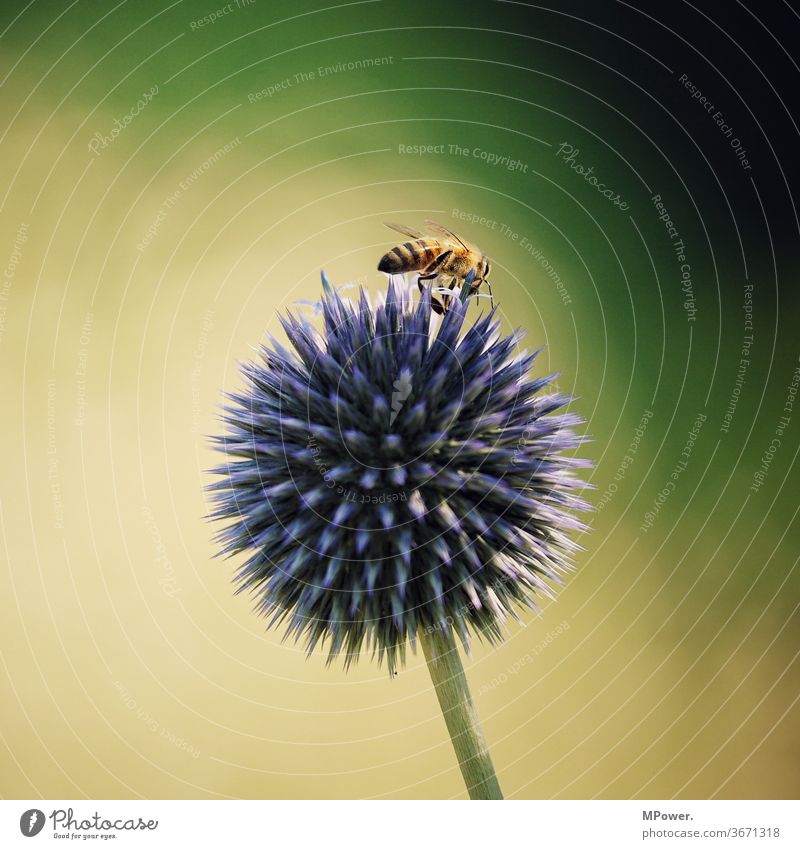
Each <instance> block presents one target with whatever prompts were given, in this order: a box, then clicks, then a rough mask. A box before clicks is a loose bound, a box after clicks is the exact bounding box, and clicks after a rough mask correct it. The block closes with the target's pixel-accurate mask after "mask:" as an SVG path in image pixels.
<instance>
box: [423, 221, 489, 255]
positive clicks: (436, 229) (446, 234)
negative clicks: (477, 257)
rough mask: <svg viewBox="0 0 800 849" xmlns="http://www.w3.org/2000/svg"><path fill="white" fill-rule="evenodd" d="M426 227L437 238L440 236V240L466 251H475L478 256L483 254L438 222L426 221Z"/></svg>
mask: <svg viewBox="0 0 800 849" xmlns="http://www.w3.org/2000/svg"><path fill="white" fill-rule="evenodd" d="M425 226H426V227H427V228H428V231H429V232H431V233H435V234H436V235H437V236H439V238H443V239H446V240H447V241H448V242H451V243H452V244H454V245H461V247H462V248H464V249H465V250H468V251H475V253H477V254H480V253H481V251H480V250H479V249H478V248H476V247H475V245H473V244H471V243H470V242H467V241H466V240H465V239H462V238H461V237H460V236H456V234H455V233H454V232H453V231H452V230H448V229H447V227H444V226H443V225H441V224H438V223H437V222H436V221H431V220H430V219H426V220H425Z"/></svg>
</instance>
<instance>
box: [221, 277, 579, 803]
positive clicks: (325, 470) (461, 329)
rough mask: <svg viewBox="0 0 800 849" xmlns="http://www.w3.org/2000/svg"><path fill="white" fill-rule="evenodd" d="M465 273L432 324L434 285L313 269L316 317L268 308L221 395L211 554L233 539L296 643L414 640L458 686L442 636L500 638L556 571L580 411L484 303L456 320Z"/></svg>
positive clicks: (393, 655) (399, 645)
mask: <svg viewBox="0 0 800 849" xmlns="http://www.w3.org/2000/svg"><path fill="white" fill-rule="evenodd" d="M469 282H471V281H467V283H466V284H465V286H464V289H463V291H462V298H461V299H459V298H458V297H453V298H451V299H450V303H449V310H448V312H447V313H446V314H445V315H444V316H443V317H442V319H441V323H440V324H439V326H438V330H435V329H434V325H433V321H434V320H436V321H438V318H437V317H436V316H432V314H431V295H430V289H429V288H428V289H427V290H426V291H425V292H424V293H423V294H422V296H421V297H420V299H419V302H418V303H417V304H414V303H413V301H412V297H411V293H410V291H409V290H408V289H406V288H405V287H404V286H401V285H398V284H396V283H395V282H391V281H390V283H389V286H388V291H387V292H386V294H385V297H383V298H380V299H379V300H378V302H377V304H375V305H374V306H373V304H372V303H371V302H370V300H369V298H368V297H367V295H366V293H365V292H364V291H363V290H362V291H361V293H360V297H359V299H358V301H357V302H353V301H350V300H348V299H347V298H344V297H342V296H341V295H340V294H339V293H337V292H336V291H334V290H333V289H332V287H331V286H330V285H329V283H328V282H327V280H326V279H325V277H324V275H323V289H324V293H323V298H322V301H321V306H322V310H321V312H322V323H323V327H322V330H321V332H320V331H319V330H317V329H316V328H315V326H314V325H313V323H312V321H311V320H309V319H308V318H306V317H304V316H303V315H302V314H297V315H293V314H288V315H286V316H285V317H282V318H281V324H282V326H283V329H284V331H285V333H286V336H287V337H288V339H289V342H290V343H291V347H292V350H289V349H287V348H286V347H284V346H283V345H282V344H280V343H279V342H278V341H277V340H275V339H273V338H270V340H269V344H267V345H263V346H262V347H261V350H260V358H259V360H258V361H256V362H251V363H247V364H244V365H243V366H242V372H243V374H244V377H245V378H246V380H247V384H248V385H247V387H246V389H244V390H242V391H239V392H234V393H232V394H230V395H229V396H228V403H227V404H226V405H225V407H224V415H223V419H224V422H225V424H226V432H225V434H224V435H223V436H220V437H218V438H217V439H216V440H215V441H216V444H217V447H218V448H220V449H221V450H222V451H223V452H224V453H225V455H226V462H225V463H224V465H222V466H220V467H219V468H217V469H216V470H215V472H216V473H218V474H219V475H220V478H219V480H217V481H216V482H215V483H214V484H212V487H211V488H212V490H213V500H214V503H215V510H214V512H213V514H212V516H213V517H214V518H215V519H220V520H227V522H228V524H227V525H226V526H225V527H224V529H223V530H222V531H221V532H220V534H219V540H220V542H221V543H222V553H224V554H226V555H236V554H246V555H247V559H246V560H245V561H244V563H243V565H242V566H241V568H240V570H239V572H238V574H237V582H238V585H239V591H243V590H245V591H250V592H252V593H253V594H254V597H255V599H256V604H257V609H258V611H259V613H261V614H263V615H264V616H266V617H267V618H268V619H269V623H270V625H274V624H278V623H283V624H284V625H285V628H286V634H287V635H288V636H291V637H294V638H301V639H303V640H304V642H305V646H306V648H307V651H308V652H309V653H311V652H312V651H313V650H314V649H315V648H317V647H323V646H324V647H326V649H327V652H328V659H329V661H330V660H332V659H334V658H335V657H336V656H338V655H343V658H344V663H345V665H349V664H350V663H351V662H352V661H354V660H355V659H356V658H357V657H358V656H359V655H360V653H361V652H362V651H364V650H367V651H371V652H372V653H373V654H375V655H377V658H378V661H379V662H380V661H382V660H384V659H385V660H386V663H387V665H388V668H389V670H390V671H394V670H395V668H396V667H397V666H398V664H400V663H402V662H403V661H404V660H405V651H406V646H407V644H408V643H409V642H410V643H411V644H412V645H414V644H415V643H416V640H417V639H420V640H421V641H422V643H423V648H425V649H426V654H429V657H428V659H429V662H430V660H431V657H430V653H431V652H432V653H433V655H434V656H438V658H439V660H442V659H443V658H444V657H445V656H446V655H448V654H449V655H450V660H449V661H448V665H447V669H446V670H445V672H447V673H448V675H449V677H450V679H451V682H452V680H455V679H454V676H455V677H456V678H457V670H455V671H453V669H451V667H452V662H454V661H455V662H457V651H455V650H454V644H453V635H457V636H458V638H459V639H460V640H461V642H462V643H463V645H464V647H465V648H467V649H468V647H469V640H470V633H471V632H472V633H475V634H477V635H478V636H480V637H483V638H485V639H487V640H489V641H490V642H494V641H497V640H498V639H500V638H501V636H502V631H501V628H502V625H503V622H504V620H505V619H506V617H507V616H508V615H511V616H516V615H517V613H516V609H517V607H518V606H519V605H531V606H533V605H535V601H536V598H537V596H539V595H549V594H550V592H551V586H552V585H554V584H558V583H559V582H560V580H561V578H562V575H563V573H564V572H565V571H566V570H567V569H568V568H569V565H570V555H571V554H572V553H573V552H574V550H575V549H576V548H577V546H576V544H575V542H574V541H573V540H572V539H571V537H570V533H571V532H575V531H579V530H581V529H582V528H583V526H582V524H581V523H580V522H579V521H578V520H577V519H576V518H574V516H573V515H572V512H571V511H573V510H576V509H583V508H585V506H586V505H585V504H584V502H583V501H582V500H581V499H580V498H579V497H578V496H577V494H576V491H577V490H578V489H579V488H580V487H582V486H584V484H582V483H581V481H579V480H578V478H577V477H576V476H575V474H574V472H575V469H576V468H577V467H580V466H585V465H587V464H586V463H584V462H583V461H580V460H576V459H574V458H572V457H570V456H569V455H568V454H565V452H570V451H572V450H573V449H575V448H576V447H577V446H578V445H579V444H580V443H581V441H582V440H581V438H580V437H579V436H577V435H576V434H575V433H574V432H573V430H572V427H573V426H574V425H576V424H578V423H579V422H580V419H579V418H578V417H577V416H576V415H575V414H573V413H569V412H564V411H563V409H562V408H563V407H564V406H565V405H566V404H567V403H568V402H569V401H570V399H569V398H568V397H565V396H563V395H560V394H558V393H556V392H548V391H547V389H548V385H549V384H550V383H551V382H552V380H553V377H552V376H551V377H533V376H532V375H531V374H530V371H531V366H532V365H533V363H534V360H535V358H536V356H537V354H538V351H537V352H533V353H525V352H522V353H520V352H519V350H518V347H519V341H520V337H521V334H520V333H515V334H512V335H510V336H501V335H500V334H499V322H498V321H497V320H496V318H495V313H494V310H492V311H491V312H490V313H489V314H488V315H486V316H485V317H480V318H479V319H478V320H477V321H475V322H474V323H473V324H471V325H470V326H467V325H466V322H465V320H466V315H467V307H468V304H469V303H470V302H469V301H467V299H466V294H467V292H468V291H469ZM453 655H454V656H453ZM458 666H459V667H460V662H458ZM448 670H450V672H452V675H451V674H450V672H448ZM432 671H433V670H432ZM461 677H462V678H463V671H462V673H461ZM434 679H435V680H436V676H434ZM464 686H466V684H465V682H464ZM438 691H439V687H438V685H437V692H438ZM466 698H467V700H468V699H469V696H468V690H467V691H466ZM440 701H441V693H440ZM444 707H445V705H444V704H443V708H444ZM466 707H467V708H471V702H469V704H468V705H467V706H466ZM446 717H447V711H446ZM451 733H453V731H452V729H451ZM454 742H455V736H454ZM473 754H474V753H473ZM462 769H463V763H462ZM495 783H496V781H495ZM497 791H498V793H499V787H498V788H497ZM490 795H491V794H490Z"/></svg>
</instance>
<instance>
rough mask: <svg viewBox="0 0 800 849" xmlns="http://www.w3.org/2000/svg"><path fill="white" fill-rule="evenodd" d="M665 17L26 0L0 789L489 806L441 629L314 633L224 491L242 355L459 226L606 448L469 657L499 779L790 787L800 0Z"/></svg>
mask: <svg viewBox="0 0 800 849" xmlns="http://www.w3.org/2000/svg"><path fill="white" fill-rule="evenodd" d="M655 8H656V7H651V6H649V4H645V5H643V6H642V7H641V8H637V7H636V5H628V4H624V3H612V2H601V3H592V4H589V3H570V2H568V3H563V4H559V7H558V9H557V10H548V9H545V8H542V7H532V6H530V7H529V6H526V5H523V4H520V3H514V2H481V3H476V4H470V5H469V6H467V5H464V4H456V3H452V2H447V3H439V4H432V3H421V2H405V3H400V2H391V0H386V2H384V0H367V1H366V2H355V3H345V4H341V5H337V6H330V7H327V8H322V7H320V6H315V5H314V4H310V3H307V2H299V3H298V2H292V3H289V2H277V3H276V2H270V3H268V2H265V0H254V2H250V3H245V2H244V0H242V2H240V3H236V2H233V3H231V4H228V6H222V7H220V6H217V7H214V6H213V5H209V4H206V3H189V2H177V3H173V4H171V5H168V6H163V5H162V4H160V3H156V2H138V3H130V2H127V3H126V2H123V3H117V4H114V3H110V2H109V3H99V4H98V3H94V4H90V3H86V2H75V3H72V4H61V3H55V2H49V3H48V2H36V3H33V4H30V5H28V6H23V5H22V4H20V5H18V6H16V5H15V4H11V5H6V6H5V7H4V8H3V10H2V12H0V33H2V38H1V39H0V47H2V56H1V57H0V76H1V77H2V80H3V83H2V89H1V90H0V97H2V110H3V115H4V120H3V122H2V125H3V131H2V137H1V138H0V144H2V148H3V162H4V168H3V173H2V180H1V181H0V203H1V206H0V222H2V241H1V242H0V261H2V265H3V267H4V276H3V279H2V281H0V363H2V368H0V381H1V383H0V387H1V391H2V400H3V405H2V421H3V436H4V440H3V443H4V449H5V459H4V472H3V477H2V489H0V535H2V538H3V548H2V559H3V568H2V569H0V619H1V620H2V622H3V636H2V643H1V644H0V647H1V648H2V662H3V667H2V670H0V698H1V699H2V723H1V727H0V731H1V732H2V746H0V794H2V795H3V796H4V797H25V798H27V797H38V796H41V797H49V798H81V797H89V798H92V797H94V798H115V797H140V796H141V797H150V798H156V797H161V798H172V797H175V798H178V797H187V798H195V797H209V798H226V797H247V798H306V797H313V798H352V797H388V798H426V797H436V798H439V797H445V798H447V797H460V796H462V795H464V791H463V785H462V782H461V778H460V775H459V773H458V769H457V765H456V762H455V758H454V756H453V753H452V749H451V746H450V742H449V740H448V739H447V736H446V732H445V727H444V723H443V720H442V717H441V714H440V712H439V708H438V705H437V703H436V700H435V697H434V694H433V692H432V688H431V685H430V680H429V678H428V674H427V671H426V669H425V668H424V664H423V663H422V660H421V657H419V656H413V655H412V656H411V659H410V662H409V664H408V666H407V668H406V669H405V670H404V671H402V672H401V673H400V675H399V676H397V677H396V678H394V679H393V680H390V679H389V678H388V677H387V675H386V673H385V670H383V669H378V668H377V667H376V666H375V665H373V664H371V663H370V662H369V659H368V658H365V659H363V660H362V662H360V663H359V664H358V666H357V667H355V668H354V669H352V670H351V671H350V672H348V673H347V674H345V673H344V672H343V671H342V669H341V668H339V667H338V666H334V667H331V668H326V667H325V665H324V660H323V658H321V657H313V658H311V659H310V660H306V659H305V657H304V654H303V652H302V650H301V649H300V648H298V647H296V646H294V645H292V644H288V643H287V644H284V643H282V642H281V634H280V633H279V632H266V631H265V628H264V624H263V622H262V621H260V620H259V619H258V618H256V617H255V616H254V615H253V614H252V612H251V603H250V601H249V600H248V599H247V598H246V597H242V596H238V597H234V596H233V592H232V585H231V582H230V578H231V575H232V571H233V568H232V566H231V564H228V563H224V562H220V561H215V560H212V555H213V554H214V552H215V547H214V546H213V544H212V542H211V533H212V531H211V529H210V528H209V526H208V525H207V523H206V522H205V521H204V520H203V516H204V514H205V513H206V510H207V504H206V501H205V496H204V491H203V487H204V484H206V483H207V482H208V478H207V475H206V473H205V470H206V469H208V468H209V467H210V466H212V465H213V464H214V457H212V454H211V452H210V450H209V448H208V447H207V442H206V438H205V435H206V434H209V433H213V432H215V431H217V430H218V427H219V426H218V424H217V420H216V407H217V404H218V403H219V400H220V392H221V391H222V390H223V389H231V388H233V387H235V386H237V385H238V380H239V378H238V374H237V361H239V360H243V359H247V358H249V357H251V356H252V353H253V349H254V346H256V345H257V344H258V342H259V341H260V340H261V339H262V338H263V335H264V333H265V332H273V333H277V332H278V331H279V326H278V324H277V321H276V312H277V311H278V310H282V309H285V308H287V307H289V306H291V304H292V303H293V302H295V301H297V300H299V299H314V298H316V297H317V296H318V292H319V271H320V269H321V268H325V269H326V270H327V272H328V274H329V275H330V277H331V278H332V279H333V280H334V281H335V282H347V281H355V282H358V283H359V284H362V285H364V286H366V287H367V288H368V289H369V290H370V291H372V292H376V291H377V290H379V289H380V288H381V287H382V286H384V285H385V281H384V278H383V275H381V274H380V273H379V272H377V271H376V270H375V268H376V264H377V260H378V258H379V257H380V256H381V254H382V253H384V252H385V251H386V250H387V249H388V248H389V247H391V245H392V244H394V243H395V241H396V240H395V238H394V236H393V234H392V233H391V232H390V231H388V230H386V229H385V228H384V227H383V226H382V222H383V221H385V220H398V221H401V222H408V223H409V224H412V225H419V224H420V223H421V222H422V220H423V219H425V218H434V219H437V220H439V221H441V222H442V223H444V224H445V225H448V226H451V227H452V228H453V229H455V230H456V231H457V232H459V233H463V235H465V236H467V237H468V238H470V239H471V240H473V241H474V242H476V243H477V244H479V245H480V246H481V248H482V249H483V250H484V251H485V252H486V253H487V254H488V255H489V256H490V257H491V258H492V261H493V276H492V282H493V287H494V292H495V297H496V299H497V300H498V302H499V305H500V311H501V313H502V317H503V321H504V324H505V326H506V328H507V329H509V330H510V329H512V328H513V327H516V326H521V327H524V328H525V329H526V330H527V340H528V343H529V344H530V345H531V346H532V347H538V346H539V345H541V344H545V345H546V346H547V347H546V349H545V351H544V354H543V356H542V358H541V359H540V361H539V362H540V363H541V365H540V368H541V369H547V370H548V371H557V372H559V374H560V377H559V384H560V387H561V389H563V390H565V391H570V392H572V393H573V394H575V395H576V396H577V397H578V400H577V401H576V402H575V403H574V404H573V407H574V409H576V410H579V411H580V412H581V413H582V414H583V415H584V416H585V417H586V419H587V425H586V432H587V433H588V434H589V435H590V436H591V438H592V442H591V444H590V445H589V446H588V448H586V449H584V453H587V452H588V454H589V456H591V457H592V459H593V460H594V461H595V463H596V466H595V468H594V470H593V471H592V473H591V481H592V483H593V485H594V486H595V487H596V490H595V491H594V492H593V493H592V495H591V498H592V500H593V501H594V503H595V504H596V505H597V507H598V510H597V512H596V513H595V514H594V515H593V516H592V517H591V524H592V532H591V533H590V534H588V535H586V536H585V537H584V538H583V539H582V540H581V542H582V544H583V545H584V548H585V551H584V552H583V553H582V554H581V556H580V557H579V558H578V563H577V566H578V568H577V571H576V573H575V574H574V576H573V577H572V578H571V579H570V580H569V582H568V583H567V585H566V587H565V588H564V589H563V590H562V591H561V592H560V594H559V596H558V600H557V601H556V602H555V603H549V602H548V603H544V604H543V605H542V609H541V612H540V614H539V615H538V616H534V615H530V614H527V615H524V627H519V626H516V625H514V626H512V627H511V628H510V631H509V635H508V639H507V641H506V642H505V643H504V644H503V645H502V646H500V647H499V648H494V649H493V648H490V647H486V646H482V645H480V644H478V645H476V647H475V650H474V653H473V655H472V657H470V658H468V659H467V661H466V663H467V673H468V677H469V680H470V682H471V685H472V687H473V691H474V693H475V698H476V702H477V707H478V710H479V713H480V715H481V717H482V720H483V723H484V727H485V731H486V735H487V738H488V740H489V743H490V745H491V747H492V751H493V755H494V760H495V764H496V766H497V769H498V773H499V777H500V781H501V784H502V785H503V788H504V790H505V792H506V794H507V795H508V796H509V797H512V798H551V797H560V798H592V797H600V798H619V797H622V798H627V797H639V798H671V797H679V798H706V797H723V798H737V797H741V798H749V797H765V798H769V797H774V798H786V797H796V796H797V794H798V791H799V790H800V758H799V757H798V756H799V755H800V739H799V737H798V730H797V729H798V724H797V720H798V709H797V699H798V693H799V692H800V687H799V686H798V663H797V653H798V609H797V606H798V586H799V584H800V582H799V581H798V574H797V568H796V567H797V559H798V545H797V542H798V535H797V529H798V523H797V511H798V481H799V479H800V478H799V476H798V470H797V462H796V461H797V452H798V448H799V447H800V439H798V433H799V432H800V403H798V404H794V395H793V394H792V392H793V388H796V386H797V382H798V380H799V379H800V371H798V367H799V366H800V362H799V361H798V354H800V343H798V337H797V332H796V323H797V318H798V310H797V302H798V296H797V274H798V260H797V245H798V234H800V229H799V228H798V218H797V211H796V209H795V206H794V202H793V200H792V195H793V192H794V191H795V189H796V176H797V165H796V162H795V159H796V153H795V150H796V141H797V127H796V124H795V122H794V119H793V118H792V113H793V111H794V106H793V103H792V102H791V101H790V99H789V92H790V91H791V89H792V87H793V86H795V85H796V82H797V73H798V72H797V65H796V64H794V60H793V59H792V56H791V55H790V50H787V48H786V47H785V46H784V45H785V44H788V45H794V44H796V43H797V38H796V35H797V30H798V25H797V18H796V17H792V14H791V12H790V11H789V10H788V7H787V8H786V9H784V8H783V7H779V6H778V4H776V5H775V7H774V8H772V9H771V10H769V11H760V12H758V14H759V19H756V17H755V14H756V13H755V11H751V10H750V9H748V7H745V6H739V7H737V8H736V10H733V11H729V12H726V15H725V18H724V19H722V18H721V17H720V15H719V13H718V12H714V9H715V8H717V7H715V6H714V4H705V6H704V5H703V4H700V6H698V7H696V8H694V7H689V6H685V5H683V6H680V7H678V5H677V4H676V7H675V8H673V7H672V6H670V7H669V8H667V7H666V6H664V7H662V6H659V7H658V11H654V9H655ZM755 8H756V7H755V6H753V7H752V9H755ZM212 18H213V19H212ZM790 49H791V48H790ZM687 82H688V83H689V84H691V85H692V86H694V88H693V89H690V88H688V87H687ZM697 92H700V94H697ZM693 95H694V96H693ZM702 98H705V100H702ZM709 104H710V105H711V107H712V108H711V109H709ZM733 140H738V144H736V145H734V144H732V142H733ZM415 147H416V148H420V147H422V148H423V149H427V152H424V150H423V152H419V151H416V152H415V151H414V148H415ZM742 151H744V152H745V153H744V154H743V153H742ZM504 157H505V158H507V159H505V160H504V159H503V158H504ZM498 160H499V164H493V163H497V162H498ZM743 160H746V161H743ZM578 166H579V167H578ZM589 169H592V170H589ZM595 177H596V181H595V180H594V179H593V178H595ZM595 183H599V184H600V185H599V186H598V185H596V184H595ZM602 187H606V188H607V189H608V192H607V194H609V195H612V196H613V197H612V198H611V199H609V197H607V196H605V195H604V194H602ZM654 196H659V197H660V200H658V201H657V202H656V201H654V200H653V197H654ZM614 197H615V198H616V202H615V201H614V200H613V198H614ZM658 203H660V204H662V206H661V207H659V206H658V205H657V204H658ZM659 216H664V220H660V219H659ZM667 218H668V219H669V221H670V222H671V224H668V223H667V222H666V219H667ZM480 219H484V221H483V222H481V220H480ZM670 227H671V228H672V229H670ZM679 243H681V244H682V245H683V248H680V245H679ZM676 247H678V248H679V250H677V251H676ZM681 252H682V253H683V255H684V259H679V258H678V254H679V253H681ZM684 274H685V277H684ZM750 287H752V288H750ZM473 309H474V312H475V314H477V312H478V307H474V308H473ZM750 317H752V322H751V323H749V324H748V323H747V321H746V320H747V319H749V318H750ZM743 346H744V347H745V348H746V350H747V353H746V354H743V353H742V349H743ZM743 359H744V360H745V361H746V363H745V364H744V365H743V364H742V360H743ZM793 382H794V383H793ZM787 399H788V400H787ZM782 417H784V418H783V419H782ZM776 440H777V442H776ZM765 454H766V457H765ZM759 473H760V474H761V477H757V475H758V474H759Z"/></svg>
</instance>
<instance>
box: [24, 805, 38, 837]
mask: <svg viewBox="0 0 800 849" xmlns="http://www.w3.org/2000/svg"><path fill="white" fill-rule="evenodd" d="M43 828H44V811H40V810H39V809H38V808H31V809H30V810H29V811H25V813H24V814H23V815H22V816H21V817H20V818H19V830H20V831H21V832H22V833H23V834H24V835H25V837H36V835H37V834H38V833H39V832H40V831H41V830H42V829H43Z"/></svg>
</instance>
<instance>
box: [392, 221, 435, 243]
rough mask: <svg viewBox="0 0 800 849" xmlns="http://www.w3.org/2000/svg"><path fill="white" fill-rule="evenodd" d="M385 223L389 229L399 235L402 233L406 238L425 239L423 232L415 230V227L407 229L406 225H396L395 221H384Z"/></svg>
mask: <svg viewBox="0 0 800 849" xmlns="http://www.w3.org/2000/svg"><path fill="white" fill-rule="evenodd" d="M383 223H384V224H385V225H386V226H387V227H391V229H392V230H397V232H398V233H402V234H403V235H404V236H410V237H411V238H412V239H423V238H425V236H424V234H423V233H422V231H421V230H415V229H414V228H413V227H406V225H405V224H395V223H394V222H393V221H384V222H383Z"/></svg>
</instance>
